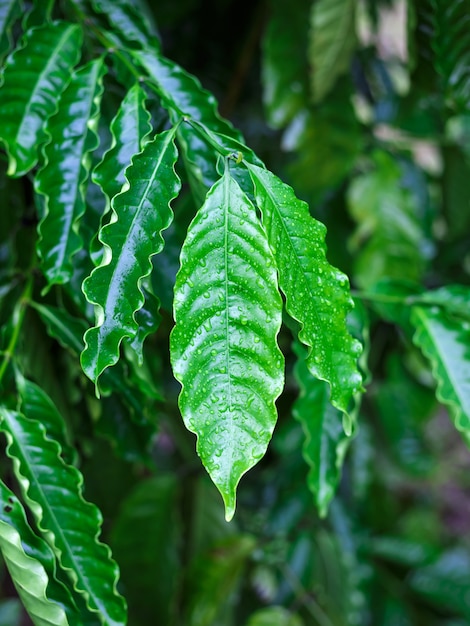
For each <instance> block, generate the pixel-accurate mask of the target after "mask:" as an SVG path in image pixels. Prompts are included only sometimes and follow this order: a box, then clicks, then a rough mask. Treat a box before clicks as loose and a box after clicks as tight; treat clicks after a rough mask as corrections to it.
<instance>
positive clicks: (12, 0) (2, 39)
mask: <svg viewBox="0 0 470 626" xmlns="http://www.w3.org/2000/svg"><path fill="white" fill-rule="evenodd" d="M21 11H22V3H21V2H20V0H0V59H1V58H2V57H3V56H4V54H5V53H6V52H8V51H9V49H10V47H11V45H12V42H11V28H12V25H13V23H14V22H15V20H16V19H17V18H18V17H19V16H20V15H21Z"/></svg>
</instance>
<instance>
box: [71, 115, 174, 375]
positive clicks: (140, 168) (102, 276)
mask: <svg viewBox="0 0 470 626" xmlns="http://www.w3.org/2000/svg"><path fill="white" fill-rule="evenodd" d="M175 132H176V127H173V128H172V129H171V130H169V131H165V132H163V133H161V134H160V135H157V137H156V138H155V139H154V140H153V141H151V142H149V143H147V145H146V146H145V148H144V150H143V151H142V152H141V153H140V154H138V155H137V156H136V157H135V158H134V160H133V163H132V167H130V168H129V169H128V170H127V171H126V178H127V179H128V181H129V185H130V188H129V189H128V190H127V191H125V192H123V193H121V194H119V195H118V196H116V197H115V199H114V201H113V205H112V208H113V211H114V219H113V220H112V221H111V222H110V223H109V224H107V225H106V226H104V227H103V229H102V230H101V234H100V240H101V241H102V243H103V244H104V246H105V254H104V259H103V262H102V264H101V265H100V266H98V267H97V268H96V269H95V270H94V271H93V272H92V274H91V275H90V277H89V278H87V280H86V281H85V282H84V285H83V291H84V293H85V296H86V298H87V300H88V301H89V302H91V303H92V304H94V305H96V311H97V313H96V326H94V327H93V328H90V329H89V330H88V331H87V332H86V334H85V344H86V345H85V349H84V351H83V353H82V356H81V363H82V367H83V370H84V372H85V373H86V375H87V376H88V377H89V378H90V379H91V380H92V381H93V382H95V384H97V382H98V378H99V377H100V375H101V374H102V373H103V371H104V370H105V369H106V368H107V367H109V366H111V365H114V364H115V363H116V362H117V361H118V359H119V345H120V343H121V341H122V339H123V338H124V337H129V338H130V339H131V340H132V339H133V338H134V337H135V336H136V334H137V332H138V326H137V322H136V319H135V314H136V312H137V311H138V310H139V309H140V308H141V307H142V305H143V304H144V295H143V293H142V290H141V288H140V283H141V281H142V280H143V279H144V278H145V277H146V276H148V275H149V274H150V272H151V269H152V263H151V260H150V259H151V257H152V256H153V255H154V254H157V253H158V252H160V251H161V250H162V248H163V245H164V242H163V238H162V235H161V232H162V230H164V229H165V228H168V226H169V225H170V223H171V221H172V219H173V212H172V210H171V208H170V202H171V201H172V200H173V199H174V198H175V197H176V196H177V195H178V192H179V189H180V180H179V178H178V175H177V174H176V172H175V169H174V166H175V163H176V159H177V151H176V147H175V144H174V136H175Z"/></svg>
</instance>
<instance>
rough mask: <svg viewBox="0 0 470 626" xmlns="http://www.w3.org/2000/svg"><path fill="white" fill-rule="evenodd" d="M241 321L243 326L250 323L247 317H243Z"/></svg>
mask: <svg viewBox="0 0 470 626" xmlns="http://www.w3.org/2000/svg"><path fill="white" fill-rule="evenodd" d="M240 322H241V323H242V325H243V326H246V325H247V324H248V320H247V318H246V317H241V318H240Z"/></svg>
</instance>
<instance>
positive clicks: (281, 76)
mask: <svg viewBox="0 0 470 626" xmlns="http://www.w3.org/2000/svg"><path fill="white" fill-rule="evenodd" d="M310 6H311V0H302V2H300V3H298V5H297V6H296V9H295V11H292V4H291V3H290V2H289V0H281V1H279V0H277V1H274V2H271V3H270V16H269V22H268V25H267V28H266V32H265V34H264V38H263V65H262V79H263V101H264V105H265V108H266V112H267V117H268V120H269V122H270V124H271V125H272V126H274V128H282V127H283V126H285V125H286V124H287V123H288V122H290V121H291V120H292V118H293V117H294V116H295V115H296V114H297V113H298V112H299V111H300V110H302V109H303V108H304V107H305V105H306V104H308V100H309V96H308V88H309V85H308V61H307V52H306V50H307V42H308V16H309V10H310Z"/></svg>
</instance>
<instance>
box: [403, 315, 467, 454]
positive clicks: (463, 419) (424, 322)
mask: <svg viewBox="0 0 470 626" xmlns="http://www.w3.org/2000/svg"><path fill="white" fill-rule="evenodd" d="M411 320H412V323H413V324H414V325H415V327H416V333H415V335H414V337H413V341H414V343H415V344H416V345H417V346H418V347H419V348H421V350H422V351H423V354H424V355H425V356H426V357H428V359H429V360H430V362H431V367H432V372H433V375H434V378H435V379H436V382H437V391H436V395H437V398H438V400H440V401H441V402H443V403H444V404H446V405H447V406H448V407H449V411H450V414H451V417H452V419H453V421H454V424H455V427H456V428H457V430H458V431H460V432H461V433H462V435H463V437H464V439H465V441H466V442H467V443H468V444H469V445H470V348H469V345H470V327H469V323H468V322H464V323H462V322H461V321H457V320H455V319H453V318H450V317H449V316H446V315H445V314H444V313H443V312H442V311H439V310H438V309H436V308H435V307H426V308H425V307H420V306H415V307H413V312H412V316H411Z"/></svg>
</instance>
